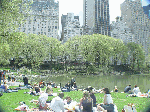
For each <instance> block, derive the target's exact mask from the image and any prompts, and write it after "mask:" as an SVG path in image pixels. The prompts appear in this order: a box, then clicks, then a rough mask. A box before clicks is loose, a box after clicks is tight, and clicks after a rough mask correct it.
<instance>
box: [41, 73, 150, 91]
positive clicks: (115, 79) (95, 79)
mask: <svg viewBox="0 0 150 112" xmlns="http://www.w3.org/2000/svg"><path fill="white" fill-rule="evenodd" d="M75 79H76V82H77V86H78V87H79V88H84V87H87V86H93V87H95V88H96V89H100V88H103V87H108V88H109V89H110V90H113V89H114V87H115V86H117V88H118V89H119V92H122V91H124V88H125V87H126V86H127V85H129V84H131V85H132V89H133V88H134V85H137V86H138V87H139V88H140V90H141V92H146V91H147V90H148V89H150V81H149V80H150V76H146V75H132V76H76V77H75ZM39 80H41V79H39ZM70 80H71V76H68V77H67V76H58V77H48V78H46V79H45V81H47V82H49V81H53V82H56V83H57V84H59V83H62V86H64V85H65V84H66V83H67V82H68V81H69V82H70Z"/></svg>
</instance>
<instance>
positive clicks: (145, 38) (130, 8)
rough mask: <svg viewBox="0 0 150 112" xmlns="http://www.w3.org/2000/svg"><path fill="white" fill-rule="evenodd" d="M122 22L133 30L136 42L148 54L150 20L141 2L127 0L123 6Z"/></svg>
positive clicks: (138, 0)
mask: <svg viewBox="0 0 150 112" xmlns="http://www.w3.org/2000/svg"><path fill="white" fill-rule="evenodd" d="M121 16H122V21H123V22H124V23H126V25H127V26H128V27H129V28H130V29H131V33H132V34H134V39H135V42H136V43H138V44H141V45H142V46H143V48H144V49H145V52H146V54H148V47H149V45H150V41H149V37H150V20H149V19H148V16H147V15H146V14H145V13H144V11H143V8H142V3H141V0H134V1H133V0H125V1H124V2H123V3H122V4H121Z"/></svg>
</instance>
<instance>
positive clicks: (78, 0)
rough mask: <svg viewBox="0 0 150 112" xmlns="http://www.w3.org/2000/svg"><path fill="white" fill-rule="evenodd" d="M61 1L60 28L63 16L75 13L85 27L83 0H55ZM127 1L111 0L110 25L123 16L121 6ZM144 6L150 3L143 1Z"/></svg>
mask: <svg viewBox="0 0 150 112" xmlns="http://www.w3.org/2000/svg"><path fill="white" fill-rule="evenodd" d="M55 1H59V23H60V24H59V26H60V25H61V16H62V14H63V15H67V13H74V15H75V16H79V21H80V25H81V26H82V25H83V0H55ZM124 1H125V0H109V9H110V12H109V14H110V23H111V22H112V21H115V18H116V17H117V16H121V11H120V4H121V3H123V2H124ZM141 1H142V6H146V5H148V4H149V3H148V1H146V0H141ZM114 12H115V13H114Z"/></svg>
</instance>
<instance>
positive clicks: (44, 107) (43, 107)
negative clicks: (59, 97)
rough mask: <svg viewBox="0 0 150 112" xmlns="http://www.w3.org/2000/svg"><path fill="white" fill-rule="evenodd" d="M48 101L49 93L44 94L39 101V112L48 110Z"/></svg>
mask: <svg viewBox="0 0 150 112" xmlns="http://www.w3.org/2000/svg"><path fill="white" fill-rule="evenodd" d="M47 99H48V94H47V93H42V94H41V95H40V97H39V99H38V103H39V110H40V111H41V110H47V108H48V104H46V100H47Z"/></svg>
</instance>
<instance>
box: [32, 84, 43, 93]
mask: <svg viewBox="0 0 150 112" xmlns="http://www.w3.org/2000/svg"><path fill="white" fill-rule="evenodd" d="M33 91H36V93H39V92H41V89H40V88H39V86H38V85H37V84H34V86H33V89H32V92H31V94H32V93H33ZM33 94H34V93H33Z"/></svg>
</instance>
